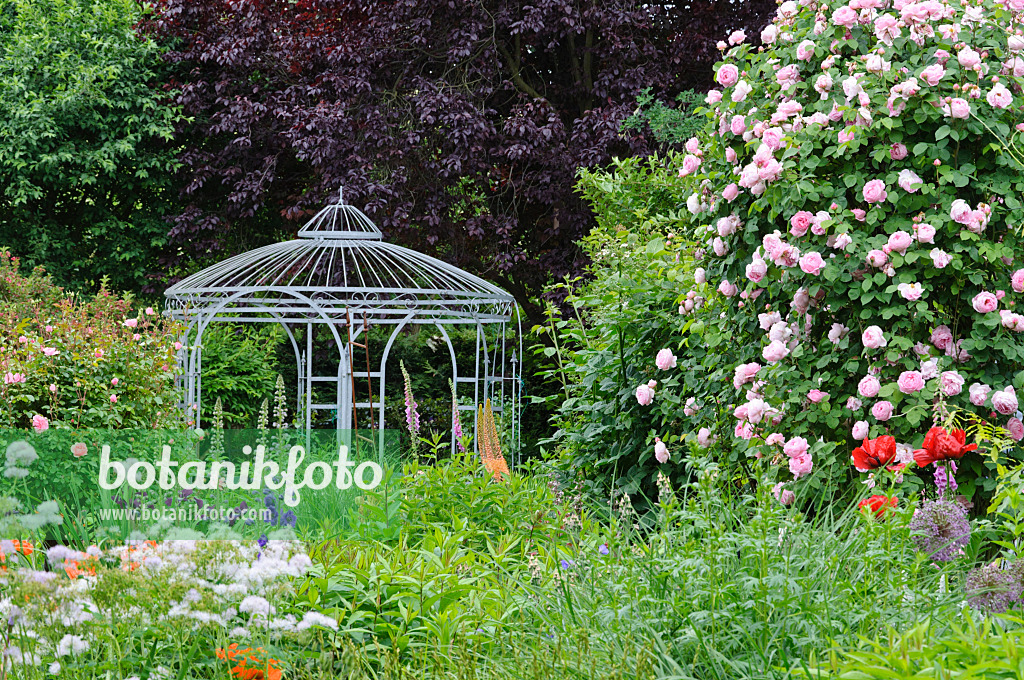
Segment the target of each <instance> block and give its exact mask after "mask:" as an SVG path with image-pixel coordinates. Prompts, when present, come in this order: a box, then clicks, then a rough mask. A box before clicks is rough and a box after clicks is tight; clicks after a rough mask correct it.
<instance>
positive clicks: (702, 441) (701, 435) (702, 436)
mask: <svg viewBox="0 0 1024 680" xmlns="http://www.w3.org/2000/svg"><path fill="white" fill-rule="evenodd" d="M712 442H714V438H713V437H712V436H711V430H709V429H708V428H706V427H702V428H700V429H699V430H698V431H697V444H698V445H699V446H700V447H701V448H705V449H706V448H707V447H709V446H711V444H712Z"/></svg>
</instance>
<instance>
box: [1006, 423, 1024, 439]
mask: <svg viewBox="0 0 1024 680" xmlns="http://www.w3.org/2000/svg"><path fill="white" fill-rule="evenodd" d="M1006 429H1007V430H1008V431H1009V433H1010V439H1013V440H1014V441H1018V442H1019V441H1020V440H1021V439H1024V423H1022V422H1021V421H1020V418H1010V419H1009V420H1007V421H1006Z"/></svg>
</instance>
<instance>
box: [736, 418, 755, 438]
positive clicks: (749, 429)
mask: <svg viewBox="0 0 1024 680" xmlns="http://www.w3.org/2000/svg"><path fill="white" fill-rule="evenodd" d="M732 435H733V436H734V437H738V438H740V439H746V440H750V439H753V437H754V426H753V425H751V424H750V423H748V422H747V421H745V420H741V421H740V422H738V423H736V427H735V428H734V429H733V431H732Z"/></svg>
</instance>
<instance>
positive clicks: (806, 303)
mask: <svg viewBox="0 0 1024 680" xmlns="http://www.w3.org/2000/svg"><path fill="white" fill-rule="evenodd" d="M790 306H791V307H792V308H793V309H794V310H795V311H796V313H797V314H803V313H805V312H806V311H807V309H808V307H810V306H811V296H810V294H809V293H808V292H807V289H806V288H804V287H802V286H801V287H800V288H797V289H796V292H795V293H793V302H792V303H791V305H790Z"/></svg>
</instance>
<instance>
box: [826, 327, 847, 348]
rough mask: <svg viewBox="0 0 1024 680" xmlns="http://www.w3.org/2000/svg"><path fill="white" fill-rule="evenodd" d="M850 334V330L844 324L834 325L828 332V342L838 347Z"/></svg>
mask: <svg viewBox="0 0 1024 680" xmlns="http://www.w3.org/2000/svg"><path fill="white" fill-rule="evenodd" d="M849 332H850V329H849V328H847V327H846V326H844V325H843V324H841V323H834V324H832V328H830V329H829V331H828V341H829V342H831V343H832V344H833V345H838V344H839V343H840V342H842V340H843V338H845V337H846V334H847V333H849Z"/></svg>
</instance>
